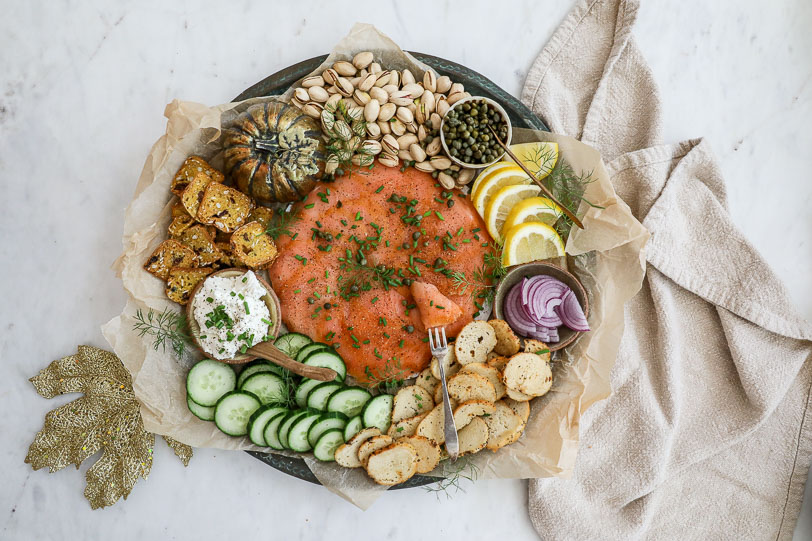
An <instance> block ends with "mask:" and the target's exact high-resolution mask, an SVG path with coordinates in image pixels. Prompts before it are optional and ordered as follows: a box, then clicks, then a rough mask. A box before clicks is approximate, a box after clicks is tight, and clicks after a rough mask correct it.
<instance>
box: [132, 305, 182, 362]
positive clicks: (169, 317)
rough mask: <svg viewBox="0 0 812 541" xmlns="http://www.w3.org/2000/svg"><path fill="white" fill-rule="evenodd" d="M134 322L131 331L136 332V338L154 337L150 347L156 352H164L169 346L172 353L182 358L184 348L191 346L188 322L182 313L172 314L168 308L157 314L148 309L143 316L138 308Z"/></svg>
mask: <svg viewBox="0 0 812 541" xmlns="http://www.w3.org/2000/svg"><path fill="white" fill-rule="evenodd" d="M135 320H136V322H135V324H134V325H133V329H135V330H136V331H138V336H152V337H154V339H153V342H152V347H153V348H154V349H155V350H156V351H157V350H158V349H159V348H161V350H162V351H166V346H167V344H170V345H171V347H172V351H174V352H175V354H176V355H177V356H178V357H182V356H183V354H184V353H185V352H186V346H188V345H190V344H193V341H192V336H191V334H190V330H189V322H188V321H187V320H186V316H185V315H184V314H183V313H178V312H173V311H172V310H170V309H169V308H165V309H164V311H163V312H160V313H159V312H156V311H154V310H152V309H151V308H150V310H149V312H147V314H146V315H144V312H143V311H142V310H141V309H140V308H139V309H138V311H136V313H135Z"/></svg>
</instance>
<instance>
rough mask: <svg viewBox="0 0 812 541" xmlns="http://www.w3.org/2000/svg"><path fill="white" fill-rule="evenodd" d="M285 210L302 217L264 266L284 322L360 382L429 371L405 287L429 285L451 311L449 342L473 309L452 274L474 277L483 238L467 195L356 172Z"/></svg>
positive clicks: (388, 172)
mask: <svg viewBox="0 0 812 541" xmlns="http://www.w3.org/2000/svg"><path fill="white" fill-rule="evenodd" d="M291 212H294V213H296V214H297V215H298V216H299V218H300V219H299V220H298V221H296V222H295V223H294V224H293V225H291V226H290V227H289V228H288V229H289V230H290V233H291V234H290V235H287V236H286V235H282V236H280V238H279V240H278V241H277V244H278V248H279V255H278V257H277V258H276V260H275V261H274V263H273V265H271V266H270V267H269V268H268V274H269V276H270V280H271V283H272V284H273V288H274V290H275V291H276V293H277V295H278V296H279V300H280V303H281V305H282V321H284V323H285V325H286V326H287V327H288V329H290V330H291V331H294V332H299V333H302V334H305V335H307V336H309V337H310V338H312V339H313V340H316V341H320V342H325V343H328V344H333V346H334V347H335V348H337V351H338V353H339V354H340V355H341V357H342V358H343V359H344V362H345V363H346V365H347V372H348V374H349V375H351V376H353V377H354V378H356V379H357V380H359V381H360V382H363V383H374V382H378V381H382V380H385V379H403V378H406V377H409V376H411V375H414V374H417V373H419V372H420V371H421V370H423V369H424V368H425V367H426V366H427V365H428V363H429V360H430V359H431V353H430V351H429V346H428V343H427V342H428V335H427V334H426V329H424V327H423V324H422V322H421V317H420V313H419V312H418V310H417V308H416V304H415V302H414V299H413V297H412V294H411V292H410V289H409V284H411V283H412V281H420V282H424V283H427V284H431V285H434V286H436V287H437V289H438V290H439V292H440V293H442V294H443V295H445V296H446V297H448V298H449V299H450V300H452V301H453V302H454V303H455V304H456V305H457V306H459V308H460V310H461V312H462V313H461V315H460V317H458V318H457V319H456V320H455V321H454V322H453V323H451V324H450V325H448V326H447V327H446V334H447V335H448V336H456V334H457V333H458V332H459V331H460V329H462V327H463V326H465V324H466V323H468V322H469V321H471V319H472V318H473V315H474V314H475V313H476V312H477V310H478V308H477V306H475V304H474V301H475V299H473V298H472V296H471V291H470V290H469V291H466V292H465V293H464V294H459V293H460V292H459V291H457V290H456V288H455V287H454V284H453V281H452V280H451V278H450V276H451V273H452V272H463V273H465V274H466V276H468V277H472V276H473V273H474V271H475V270H478V269H480V268H481V267H482V265H483V257H484V254H485V253H486V252H488V251H490V250H492V243H491V238H490V236H489V235H488V233H487V232H486V229H485V225H484V223H483V222H482V219H481V218H480V217H479V215H478V214H477V212H476V210H475V209H474V207H473V206H472V205H471V203H470V202H469V201H468V198H467V196H465V195H464V194H462V193H460V192H459V191H457V190H454V191H446V190H445V189H444V188H442V187H440V185H439V184H437V183H436V181H435V180H434V179H433V178H432V177H431V175H430V174H428V173H423V172H421V171H417V170H415V169H411V168H410V169H407V170H406V171H405V172H401V171H400V170H398V169H395V168H392V169H390V168H386V167H374V168H373V169H371V170H361V171H357V170H356V171H354V172H353V173H352V174H351V175H345V176H343V177H340V178H338V179H336V181H335V182H333V183H323V184H319V185H318V186H317V187H316V188H315V189H314V190H313V191H312V192H310V194H308V196H307V197H306V198H305V200H304V201H302V202H299V203H297V204H296V205H294V207H293V209H292V210H291ZM418 216H419V218H418Z"/></svg>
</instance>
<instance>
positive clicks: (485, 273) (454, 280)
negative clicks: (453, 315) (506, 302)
mask: <svg viewBox="0 0 812 541" xmlns="http://www.w3.org/2000/svg"><path fill="white" fill-rule="evenodd" d="M505 274H507V269H506V268H505V267H504V266H503V265H502V246H501V245H499V244H494V245H492V250H489V251H487V252H485V254H484V255H483V256H482V265H481V266H480V267H479V268H478V269H475V270H474V271H473V272H472V273H471V276H468V275H466V274H465V273H464V272H460V271H452V272H451V273H450V274H449V277H450V278H451V284H452V291H453V292H454V294H456V295H465V294H468V295H470V296H471V298H472V299H473V300H474V302H475V304H476V305H478V306H477V307H478V308H479V309H480V310H481V308H480V307H481V306H482V304H483V303H488V304H492V303H493V299H494V295H495V294H496V285H497V282H498V281H499V280H500V279H502V278H503V277H504V276H505Z"/></svg>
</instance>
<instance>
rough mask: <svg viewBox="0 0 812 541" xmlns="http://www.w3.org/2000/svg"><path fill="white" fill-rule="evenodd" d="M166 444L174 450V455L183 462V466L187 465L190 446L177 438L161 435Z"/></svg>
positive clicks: (190, 450)
mask: <svg viewBox="0 0 812 541" xmlns="http://www.w3.org/2000/svg"><path fill="white" fill-rule="evenodd" d="M162 437H163V439H164V441H166V444H167V445H168V446H169V448H170V449H172V450H173V451H175V456H177V457H178V458H179V459H180V461H181V462H183V465H184V466H188V465H189V461H190V460H191V459H192V448H191V447H190V446H188V445H186V444H185V443H181V442H179V441H178V440H175V439H172V438H170V437H169V436H162Z"/></svg>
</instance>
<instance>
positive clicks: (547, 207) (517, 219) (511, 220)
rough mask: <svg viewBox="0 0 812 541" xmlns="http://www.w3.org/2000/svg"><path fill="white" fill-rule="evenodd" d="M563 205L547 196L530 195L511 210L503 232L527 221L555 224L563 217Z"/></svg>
mask: <svg viewBox="0 0 812 541" xmlns="http://www.w3.org/2000/svg"><path fill="white" fill-rule="evenodd" d="M561 214H562V212H561V207H559V206H558V205H556V204H555V203H554V202H553V201H552V200H550V199H547V198H546V197H530V198H529V199H525V200H523V201H519V202H518V203H516V205H515V206H514V207H513V208H512V209H511V210H510V212H509V213H508V215H507V218H506V219H505V224H504V225H503V226H502V232H506V231H507V230H508V229H510V228H512V227H514V226H517V225H519V224H523V223H525V222H541V223H543V224H547V225H553V224H554V223H555V222H556V221H557V220H558V218H560V217H561Z"/></svg>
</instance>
